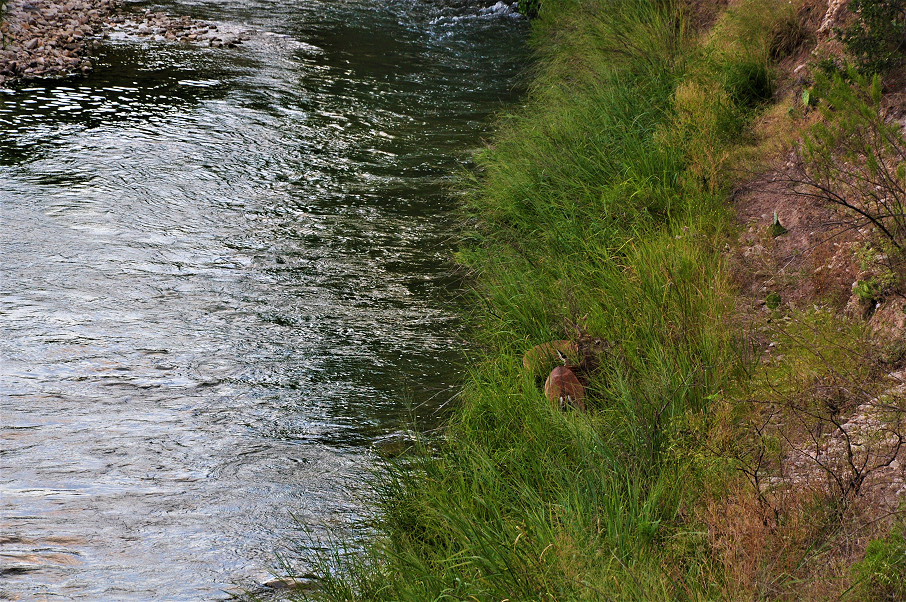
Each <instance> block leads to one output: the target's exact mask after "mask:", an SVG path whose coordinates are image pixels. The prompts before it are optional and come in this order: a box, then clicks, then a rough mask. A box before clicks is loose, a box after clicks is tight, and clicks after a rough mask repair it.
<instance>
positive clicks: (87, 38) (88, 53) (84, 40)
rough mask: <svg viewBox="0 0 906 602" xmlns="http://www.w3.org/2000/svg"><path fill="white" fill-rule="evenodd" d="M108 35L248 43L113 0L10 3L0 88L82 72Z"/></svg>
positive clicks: (1, 42)
mask: <svg viewBox="0 0 906 602" xmlns="http://www.w3.org/2000/svg"><path fill="white" fill-rule="evenodd" d="M111 35H113V36H118V37H123V36H133V37H137V38H144V39H149V40H152V41H156V42H174V43H176V42H179V43H184V44H190V43H196V44H204V45H206V46H213V47H228V48H232V47H235V46H236V45H237V44H240V43H242V41H243V40H244V39H248V34H247V32H243V31H223V32H221V31H219V30H218V26H217V25H214V24H211V23H206V22H203V21H199V20H196V19H192V18H190V17H187V16H181V17H173V16H169V15H166V14H164V13H161V12H157V13H155V12H152V11H150V10H147V11H144V12H143V13H137V12H134V11H131V10H129V9H128V7H127V6H125V5H123V4H122V3H121V2H118V1H117V0H97V1H95V0H11V1H10V2H9V3H8V4H7V5H6V7H5V11H4V14H3V15H2V25H0V86H2V85H10V84H13V83H15V82H17V81H21V80H24V79H34V78H39V77H65V76H68V75H73V74H78V73H87V72H88V71H90V70H91V69H92V66H93V65H92V49H93V48H94V46H95V44H97V43H98V42H99V41H100V40H102V39H104V38H109V37H111Z"/></svg>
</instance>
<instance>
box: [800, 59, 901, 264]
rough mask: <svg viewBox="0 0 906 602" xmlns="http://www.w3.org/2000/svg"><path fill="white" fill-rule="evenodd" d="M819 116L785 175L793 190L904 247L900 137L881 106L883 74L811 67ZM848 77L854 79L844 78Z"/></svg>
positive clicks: (849, 222)
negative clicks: (828, 71)
mask: <svg viewBox="0 0 906 602" xmlns="http://www.w3.org/2000/svg"><path fill="white" fill-rule="evenodd" d="M816 78H817V81H816V83H815V86H814V87H813V94H814V96H815V97H817V98H818V99H819V110H820V111H821V113H822V116H823V117H824V119H823V120H822V121H820V122H818V123H816V124H815V125H814V126H812V127H811V129H810V130H809V131H808V133H807V134H806V136H805V137H804V140H803V141H802V143H801V144H800V145H799V147H798V149H797V159H798V160H797V161H796V163H795V167H794V169H793V170H792V173H791V174H790V184H791V185H792V191H793V192H794V194H796V195H800V196H805V197H810V198H814V199H817V200H819V201H822V202H825V203H828V204H830V205H831V206H834V207H836V208H838V209H840V210H841V215H842V217H843V220H844V222H845V223H846V225H847V226H849V227H852V228H862V227H864V226H868V225H870V226H873V227H874V228H875V229H876V230H877V232H878V233H879V234H880V235H881V237H882V239H883V241H882V242H884V243H886V244H885V246H888V247H891V251H893V252H894V253H896V254H897V255H898V256H900V257H902V255H903V252H904V250H906V141H904V139H903V133H902V130H901V128H900V125H899V124H898V123H896V122H890V121H888V120H887V119H886V115H885V112H884V110H883V109H882V107H881V79H880V77H879V76H878V75H875V76H873V77H872V78H871V79H870V80H869V79H868V78H867V77H865V76H863V75H861V74H860V73H858V72H857V71H856V70H854V69H850V70H849V71H848V73H847V74H845V75H844V74H841V73H835V74H833V75H832V76H827V75H824V74H821V73H819V74H817V76H816ZM850 82H852V83H850Z"/></svg>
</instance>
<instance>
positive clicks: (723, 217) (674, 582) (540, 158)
mask: <svg viewBox="0 0 906 602" xmlns="http://www.w3.org/2000/svg"><path fill="white" fill-rule="evenodd" d="M699 8H701V7H699ZM793 10H794V7H793V6H792V5H790V4H788V3H786V2H776V1H770V0H744V1H742V2H740V3H737V5H736V8H734V9H733V10H731V11H724V12H723V13H722V14H721V15H720V16H719V18H718V19H717V22H716V24H714V26H713V27H710V28H709V29H708V31H707V32H704V31H697V30H696V29H695V28H694V27H693V26H692V25H691V24H690V20H691V17H690V15H689V13H688V11H687V10H686V9H685V7H684V5H683V4H681V3H677V2H670V1H666V0H664V1H655V0H595V1H585V2H578V1H567V0H558V1H554V0H547V1H546V2H545V3H544V5H543V11H542V15H541V18H540V19H539V21H537V22H536V26H535V37H536V40H535V41H536V46H537V48H538V59H537V68H536V71H535V73H534V74H533V78H534V84H533V86H532V89H531V92H530V95H529V98H528V101H527V105H526V106H525V107H524V108H523V109H522V110H521V111H520V112H519V114H517V115H509V116H505V117H503V118H501V121H500V130H499V135H498V136H497V138H496V140H495V142H494V144H493V145H492V146H491V147H490V148H488V149H487V150H485V151H484V152H483V153H482V154H481V156H480V165H481V166H482V171H481V173H480V175H479V178H478V181H477V185H476V191H475V192H474V194H473V195H472V196H471V197H470V199H469V201H468V203H467V207H466V211H467V213H468V220H467V222H466V223H467V227H466V228H465V230H464V246H463V250H462V252H461V255H460V260H461V261H462V262H463V263H464V264H465V265H467V266H468V267H469V268H471V269H472V270H473V271H474V274H475V278H476V292H475V302H476V304H477V305H478V306H479V307H477V309H476V312H477V315H476V316H475V321H476V324H477V325H478V327H477V337H478V339H479V342H480V343H481V344H482V345H483V346H484V347H485V348H486V353H485V354H484V355H483V357H482V358H480V359H478V360H477V361H476V363H475V367H474V369H473V371H472V373H471V375H470V377H469V379H468V382H467V383H466V386H465V392H464V397H463V398H464V401H463V405H462V407H461V409H459V410H458V411H457V413H456V414H455V415H454V417H453V418H452V420H451V423H450V424H449V427H448V429H447V431H446V433H445V436H444V439H443V441H442V442H440V443H439V444H437V445H433V446H431V447H430V448H425V449H422V450H421V452H420V453H419V454H416V455H415V456H414V457H410V458H407V459H406V461H405V463H404V464H400V465H397V466H396V467H391V468H390V469H389V470H388V473H387V474H386V475H385V476H384V477H383V478H382V479H381V481H380V488H381V489H380V493H381V504H382V505H381V509H380V512H381V518H380V522H379V524H378V526H377V529H378V532H379V535H378V537H377V538H376V539H375V540H374V542H372V544H371V547H370V548H369V551H368V553H367V554H366V555H365V556H363V557H358V559H355V558H354V559H350V558H345V559H343V561H342V562H341V563H340V567H339V568H338V569H337V570H336V571H335V572H334V573H333V575H332V576H328V577H327V578H326V579H325V580H324V582H323V584H322V586H323V587H322V589H321V590H320V591H319V592H318V593H317V594H316V595H317V597H319V598H325V599H332V600H346V599H349V600H352V599H362V600H412V601H418V602H423V601H425V600H610V599H614V600H617V599H619V600H668V599H722V598H731V597H732V598H736V597H742V598H744V599H745V598H748V597H750V596H754V595H756V593H755V592H756V591H759V587H760V585H759V584H763V583H765V582H768V583H771V584H773V585H775V586H777V579H775V577H776V576H777V575H773V574H770V571H771V570H773V569H772V567H774V569H776V570H777V571H787V572H786V573H784V574H785V575H793V574H794V573H795V570H796V567H795V566H794V567H793V568H792V569H789V567H788V566H787V565H783V566H780V564H778V563H777V562H774V561H776V560H777V558H784V559H785V560H786V561H788V562H787V564H789V563H790V562H792V563H793V564H795V562H794V559H795V558H799V561H800V564H802V562H804V560H803V559H805V558H807V557H808V555H809V554H810V553H811V552H814V551H815V550H820V549H821V545H820V541H821V538H822V537H825V539H826V535H827V531H826V530H823V531H822V530H820V529H819V532H817V533H810V535H808V536H807V537H806V536H804V537H803V538H801V541H799V540H797V541H796V542H795V545H792V544H789V542H786V543H787V544H789V545H786V547H784V543H783V541H780V542H779V543H778V542H777V541H774V540H770V541H772V542H774V543H776V544H777V545H778V546H780V547H779V548H777V549H774V548H771V547H770V545H767V546H762V548H761V549H760V552H759V553H761V554H762V557H759V558H756V559H755V560H754V562H755V563H756V564H757V565H758V566H756V567H755V568H754V569H751V570H749V569H750V568H751V567H749V564H751V561H752V560H751V558H746V559H741V560H740V559H736V560H735V561H734V560H733V558H732V554H723V555H722V554H721V545H730V546H733V545H737V544H738V545H742V543H740V542H736V543H734V542H733V540H732V537H730V535H727V536H726V538H725V539H720V538H717V539H715V536H714V529H715V525H717V527H719V526H720V524H721V523H720V517H719V516H714V513H715V512H718V511H719V510H720V509H724V510H726V511H733V512H742V513H746V512H749V511H751V512H755V511H754V510H752V508H748V507H746V506H745V505H738V506H732V505H727V504H724V505H721V503H720V500H721V496H722V495H726V496H729V497H733V496H735V497H733V499H742V498H740V497H739V495H738V492H739V489H738V487H742V486H743V485H741V484H740V483H743V484H744V482H745V481H744V479H743V480H742V481H740V479H739V475H740V474H741V473H740V472H739V471H737V470H736V468H738V466H739V464H740V459H739V457H733V454H732V453H730V452H727V453H726V454H723V455H722V454H721V453H719V450H718V453H711V451H706V446H707V445H708V439H709V438H711V437H716V438H718V439H720V438H723V440H724V443H726V442H727V440H730V441H731V442H732V440H733V439H734V438H739V439H746V438H750V432H749V431H747V430H746V428H745V424H747V423H745V421H744V420H741V421H740V420H737V422H733V421H734V420H736V419H738V415H739V414H740V411H738V408H736V409H734V408H731V409H729V410H728V409H726V407H725V402H723V403H719V401H720V400H726V399H728V398H729V397H732V396H730V395H728V394H727V393H726V392H727V391H736V392H737V393H738V392H739V391H741V390H743V389H745V387H747V386H749V385H747V384H746V383H755V384H754V385H752V387H755V388H757V386H758V383H759V382H761V380H759V379H762V380H764V378H766V377H765V375H764V374H762V373H760V372H759V373H758V374H755V372H757V370H755V369H754V368H753V366H754V365H756V364H757V362H756V363H755V364H753V360H752V358H751V357H749V355H747V354H745V353H739V350H740V346H739V345H738V344H736V342H734V338H733V328H731V327H730V326H729V324H730V322H731V319H730V316H731V315H732V314H733V313H734V309H733V308H734V303H735V302H736V301H735V299H734V292H733V286H732V284H731V283H730V281H729V280H730V276H729V274H728V270H727V269H726V268H725V266H724V262H723V257H724V256H725V255H724V253H725V250H726V249H727V248H728V243H730V244H731V245H732V244H734V243H733V241H735V234H734V228H735V226H734V225H733V220H732V219H731V215H730V212H729V210H728V207H727V197H728V190H729V187H730V186H731V185H732V184H733V180H734V176H732V175H730V170H729V169H728V168H729V166H731V165H735V166H737V167H738V166H740V165H742V164H743V163H745V162H748V164H749V165H752V164H753V163H752V161H753V160H754V161H756V162H757V160H758V159H759V158H760V157H761V156H762V155H761V154H760V153H762V152H763V147H759V146H758V145H756V138H755V137H754V136H753V135H752V133H751V124H752V122H753V119H754V118H755V117H756V116H758V115H759V114H760V113H761V112H763V111H765V110H766V107H767V105H768V103H769V102H770V99H771V98H772V92H773V89H772V76H771V74H772V61H776V60H777V59H778V53H777V47H776V42H777V39H778V31H780V32H781V33H782V32H783V24H784V23H787V24H789V23H793V22H794V19H793V16H794V13H793ZM698 18H699V19H703V17H702V15H701V14H699V15H698ZM778 24H779V25H780V29H778ZM781 40H782V35H781ZM772 42H773V45H772ZM784 110H785V109H784ZM791 114H792V113H791ZM819 321H820V320H819V319H818V318H815V319H809V320H804V321H802V323H803V324H805V326H803V327H802V328H801V329H800V331H797V332H799V334H800V335H801V334H802V332H817V331H818V330H819V326H818V325H817V324H818V322H819ZM793 330H794V329H793V327H791V328H790V331H791V332H792V331H793ZM844 330H845V331H846V332H845V337H848V338H846V340H847V341H850V340H856V339H858V337H859V336H861V335H859V334H858V333H856V334H853V332H854V330H853V329H849V330H847V329H843V330H841V329H840V328H838V327H837V326H833V325H831V326H828V327H827V328H826V329H824V330H823V331H821V332H824V333H825V334H827V333H830V332H843V331H844ZM789 336H790V340H800V339H801V338H802V337H801V336H800V337H799V339H797V338H796V336H798V335H796V333H795V332H793V333H792V334H790V335H789ZM840 336H841V337H842V336H844V335H842V334H841V335H840ZM564 338H570V339H573V340H576V341H579V342H580V343H581V344H582V345H585V346H587V350H589V352H590V353H591V352H594V351H595V350H597V351H602V353H600V355H599V356H597V358H596V359H597V360H598V361H599V362H600V363H599V365H598V366H597V367H596V368H595V369H594V370H592V371H591V372H590V373H589V382H588V397H587V399H586V404H587V405H588V411H587V412H585V413H582V412H578V411H561V410H559V409H556V408H553V407H552V406H551V404H550V403H549V402H548V401H547V399H546V398H545V397H544V394H543V392H542V391H541V389H540V387H539V384H540V379H543V376H544V375H545V374H546V373H532V372H531V371H529V370H526V369H525V368H524V367H523V365H522V355H523V354H524V353H525V352H526V351H527V350H529V349H530V348H532V347H533V346H535V345H538V344H541V343H544V342H546V341H551V340H556V339H564ZM822 340H824V339H822ZM841 340H842V339H841ZM812 342H813V341H811V340H810V341H807V342H806V343H801V342H800V344H799V345H800V347H799V348H800V349H802V348H806V347H809V346H812ZM780 344H781V345H782V344H783V341H781V342H780ZM815 344H817V343H815ZM830 347H832V348H836V347H835V345H834V344H833V341H832V342H831V344H830ZM841 361H846V360H845V359H844V360H841ZM787 372H789V371H787ZM759 374H760V376H759ZM787 376H788V377H789V378H788V379H787V380H786V381H785V382H786V383H787V384H788V385H789V386H790V387H792V388H793V389H795V383H796V380H795V378H794V376H795V377H798V375H792V376H790V375H789V374H788V375H787ZM781 377H783V378H786V377H784V376H783V375H780V374H779V373H772V374H768V376H767V378H768V379H769V380H770V379H771V378H781ZM784 386H786V385H784ZM781 388H782V387H781ZM771 390H772V391H774V389H771ZM775 392H776V391H775ZM739 394H740V395H742V393H739ZM746 394H755V393H752V391H748V392H747V393H746ZM717 406H720V407H723V408H724V409H723V410H722V411H721V412H715V411H714V408H715V407H717ZM734 412H735V415H736V417H735V418H733V417H732V416H731V417H730V418H728V417H727V416H729V415H733V414H734ZM742 413H743V414H745V413H746V411H742ZM715 429H716V430H715ZM729 447H732V446H729V445H725V447H724V449H729ZM761 493H762V492H761V491H760V490H756V491H755V492H754V493H753V494H751V495H749V498H750V499H752V500H755V502H758V501H759V495H760V494H761ZM715 500H716V501H715ZM753 503H754V502H753ZM799 508H800V510H801V508H802V507H799ZM809 508H810V509H811V510H810V511H815V509H816V507H815V506H810V507H809ZM715 509H717V510H715ZM709 512H711V514H710V515H709ZM753 515H754V514H753ZM709 516H710V520H711V522H710V523H709V522H708V520H709ZM835 516H838V515H835ZM765 526H766V527H767V522H765ZM825 526H826V525H825ZM822 528H823V527H822ZM727 533H729V530H728V531H727ZM725 534H726V533H725ZM749 535H752V534H751V533H750V534H749ZM763 535H764V533H761V534H759V533H754V536H755V537H761V536H763ZM775 535H776V532H775ZM778 537H780V539H781V540H782V539H783V537H782V536H778ZM784 541H785V540H784ZM727 542H729V544H727ZM749 543H751V542H749ZM797 546H798V547H797ZM734 549H735V548H734ZM790 550H792V551H793V553H790ZM724 551H726V550H724ZM800 552H801V554H800ZM765 554H775V557H774V558H769V557H765ZM784 554H787V556H784ZM796 554H800V555H799V556H796ZM812 555H813V556H814V554H812ZM772 562H774V564H771V563H772ZM746 563H749V564H746ZM758 563H761V564H758ZM740 567H743V568H740ZM325 569H326V567H325ZM737 569H739V571H741V572H740V573H739V574H737V572H738V571H737ZM743 569H745V570H743ZM790 570H792V571H793V572H792V573H791V572H789V571H790ZM747 571H748V572H747ZM759 571H760V572H761V573H759ZM752 572H754V573H758V574H759V575H760V576H759V577H758V579H755V581H751V580H750V581H751V582H750V581H746V580H745V579H746V578H749V577H750V576H751V573H752ZM765 572H767V573H768V574H767V576H765V575H764V574H763V573H765ZM777 587H780V586H777ZM774 591H775V593H776V592H777V591H780V590H774ZM789 591H792V590H789ZM761 595H770V592H766V591H761Z"/></svg>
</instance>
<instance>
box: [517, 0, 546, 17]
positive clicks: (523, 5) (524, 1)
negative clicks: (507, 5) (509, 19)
mask: <svg viewBox="0 0 906 602" xmlns="http://www.w3.org/2000/svg"><path fill="white" fill-rule="evenodd" d="M516 10H518V11H519V12H520V13H522V14H523V15H525V16H526V17H528V18H529V19H534V18H536V17H537V16H538V14H539V13H540V11H541V0H518V2H517V3H516Z"/></svg>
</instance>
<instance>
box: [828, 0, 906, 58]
mask: <svg viewBox="0 0 906 602" xmlns="http://www.w3.org/2000/svg"><path fill="white" fill-rule="evenodd" d="M849 9H850V10H851V11H853V12H854V13H855V14H856V16H857V19H856V20H855V21H853V22H852V23H850V24H849V25H848V26H847V27H845V28H843V29H839V30H838V33H839V35H840V39H841V40H842V42H843V43H844V44H845V45H846V48H847V50H848V51H849V53H850V55H851V56H852V57H853V58H854V59H855V61H856V64H857V65H858V66H859V69H860V71H862V73H865V74H868V75H872V74H877V73H886V72H888V71H890V70H891V69H893V68H895V67H898V66H899V65H901V64H902V63H903V59H904V56H906V55H904V53H903V50H904V48H906V0H881V1H879V0H851V2H850V3H849Z"/></svg>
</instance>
